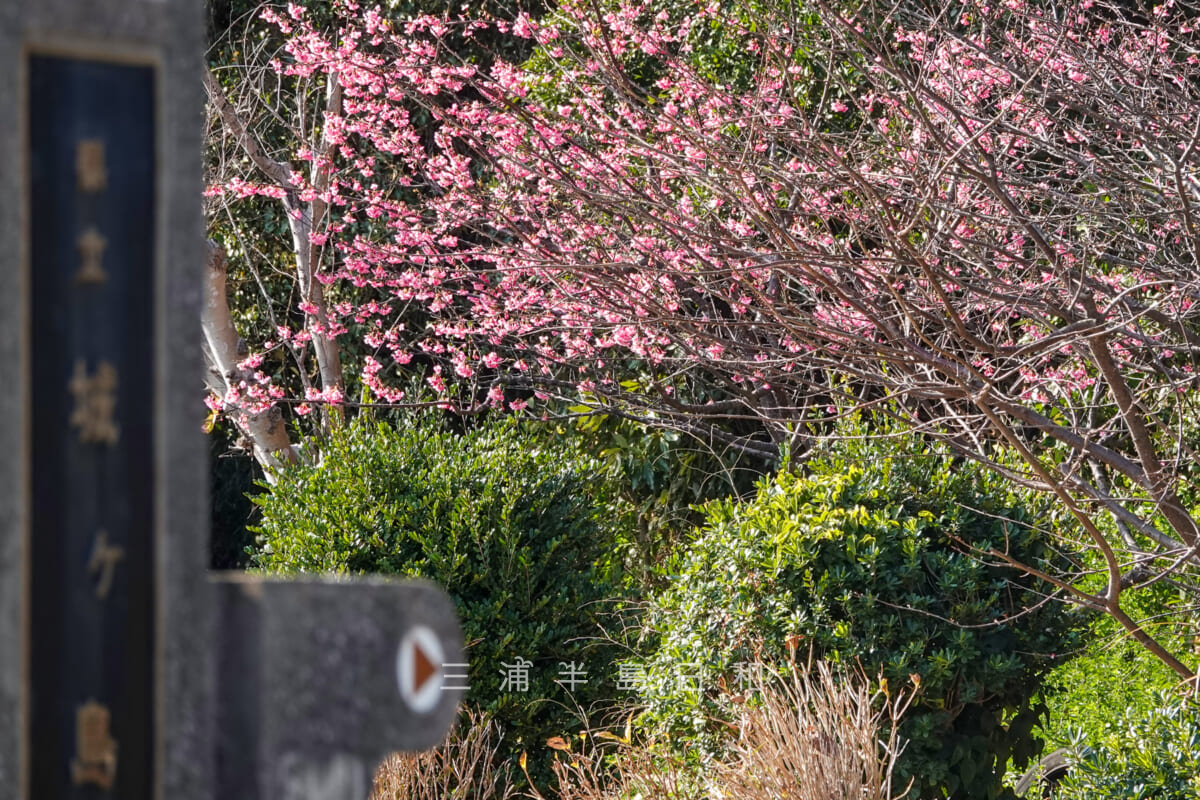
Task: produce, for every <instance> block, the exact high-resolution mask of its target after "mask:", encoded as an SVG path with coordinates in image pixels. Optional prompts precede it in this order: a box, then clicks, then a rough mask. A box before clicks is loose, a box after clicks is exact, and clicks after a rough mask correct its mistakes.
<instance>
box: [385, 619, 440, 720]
mask: <svg viewBox="0 0 1200 800" xmlns="http://www.w3.org/2000/svg"><path fill="white" fill-rule="evenodd" d="M415 647H420V648H421V650H422V651H423V652H424V653H425V656H426V657H427V658H428V659H429V660H430V661H432V662H433V663H434V667H435V668H436V671H435V673H434V674H433V676H431V677H430V678H429V679H428V680H426V681H425V685H424V686H422V687H421V688H420V689H416V687H415V686H414V685H413V684H414V682H415V681H416V677H417V670H416V658H415V656H414V653H413V648H415ZM445 663H446V654H445V650H443V649H442V640H441V639H439V638H438V636H437V634H435V633H434V632H433V631H432V630H430V629H429V628H427V627H425V626H424V625H414V626H413V627H412V628H411V629H410V630H409V631H408V632H407V633H405V634H404V636H403V637H401V639H400V646H399V647H397V648H396V684H397V687H398V688H399V689H400V697H401V699H403V700H404V702H405V703H407V704H408V706H409V708H411V709H412V710H413V711H416V712H417V713H418V714H428V713H429V712H430V711H433V709H435V708H437V704H438V700H440V699H441V695H442V682H443V681H442V678H443V672H442V669H443V666H444V665H445Z"/></svg>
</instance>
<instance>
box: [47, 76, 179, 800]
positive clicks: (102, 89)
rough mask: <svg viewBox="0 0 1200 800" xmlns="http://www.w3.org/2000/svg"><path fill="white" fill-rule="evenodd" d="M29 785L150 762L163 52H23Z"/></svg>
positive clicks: (79, 781) (81, 787) (65, 784)
mask: <svg viewBox="0 0 1200 800" xmlns="http://www.w3.org/2000/svg"><path fill="white" fill-rule="evenodd" d="M27 75H28V85H27V89H28V91H27V95H26V97H27V98H28V115H27V119H28V120H29V123H28V125H29V127H28V130H27V132H26V133H27V137H28V138H27V142H28V156H29V161H28V164H29V167H28V169H29V186H30V204H29V226H30V227H29V231H30V237H29V243H30V251H29V252H30V262H29V263H30V283H31V287H30V288H31V293H30V297H31V308H30V309H29V325H30V330H31V335H30V342H31V353H30V365H31V375H30V378H31V381H30V387H31V389H30V392H31V396H30V400H31V404H32V436H31V438H30V443H31V452H30V459H31V462H32V463H31V465H30V469H31V493H32V497H31V503H32V506H31V523H30V536H31V542H30V552H31V561H30V563H31V583H30V609H31V611H30V621H31V622H30V639H31V654H30V660H29V665H30V684H31V687H30V688H31V696H30V704H29V714H28V725H29V736H30V740H29V741H30V767H31V769H30V775H29V777H30V787H29V788H30V792H29V795H30V797H37V798H103V797H120V798H126V799H127V800H132V799H133V798H146V800H149V798H150V797H151V796H152V793H153V770H154V763H155V748H156V743H155V738H156V737H155V715H154V702H155V692H156V688H155V687H156V685H157V674H156V667H155V652H156V649H155V619H156V617H155V608H156V604H157V587H156V581H155V566H154V565H155V562H156V547H155V534H154V530H155V528H154V524H155V514H154V497H155V491H154V483H155V475H156V471H155V448H154V433H155V420H156V417H155V408H156V404H155V393H156V387H157V386H158V383H159V381H157V380H156V376H155V374H154V372H155V366H154V365H155V351H154V341H155V337H154V333H155V307H156V302H155V299H156V290H155V269H154V265H155V238H156V217H155V164H156V155H155V153H156V151H155V146H156V143H155V127H156V112H155V91H156V85H155V84H156V70H155V68H154V67H150V66H141V65H129V64H121V63H109V62H97V61H87V60H77V59H67V58H57V57H49V56H42V55H33V56H31V57H29V58H28V61H27Z"/></svg>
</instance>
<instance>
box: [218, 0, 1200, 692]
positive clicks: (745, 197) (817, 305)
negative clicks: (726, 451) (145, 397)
mask: <svg viewBox="0 0 1200 800" xmlns="http://www.w3.org/2000/svg"><path fill="white" fill-rule="evenodd" d="M336 7H337V9H338V20H339V24H338V25H337V26H336V27H334V28H332V29H330V28H329V27H328V26H318V25H316V24H314V23H313V21H312V20H311V19H310V15H309V14H308V13H307V12H306V11H305V9H304V8H303V7H301V6H296V5H291V6H288V7H287V8H285V9H283V8H281V9H276V10H268V11H267V12H265V14H264V18H265V20H266V21H267V22H269V23H270V24H271V25H273V26H274V28H275V29H276V30H277V32H278V34H279V35H280V37H281V41H282V49H281V50H280V51H279V52H278V53H277V54H276V56H275V58H274V59H273V60H272V61H271V62H270V69H271V70H272V71H273V74H274V75H276V76H277V77H278V79H279V80H281V81H291V82H295V83H297V84H303V85H310V86H323V87H324V92H323V94H320V95H319V97H320V98H322V99H321V102H319V103H317V104H316V107H317V111H316V112H310V116H311V118H309V119H306V120H304V122H303V125H298V126H297V128H296V129H297V130H298V131H299V133H298V135H297V136H296V137H295V138H294V139H293V140H292V141H288V142H286V143H285V144H283V145H278V144H277V145H276V146H275V150H274V152H273V153H268V152H267V150H268V148H266V147H265V146H264V145H262V144H261V142H259V143H256V139H255V135H254V133H253V132H252V131H251V130H250V129H249V128H247V127H246V125H245V124H244V123H242V122H239V116H238V113H239V112H238V109H237V108H236V107H235V105H234V104H230V102H229V101H228V100H227V99H225V98H224V90H223V89H222V88H221V87H220V85H218V84H217V83H216V81H215V80H212V79H211V78H210V96H212V97H213V104H214V107H216V109H217V110H216V111H215V112H214V113H215V117H216V118H217V119H218V121H219V125H220V127H221V129H222V130H223V132H224V135H225V136H227V137H228V138H229V141H231V142H233V143H234V145H235V146H236V147H237V148H240V151H241V152H242V154H243V158H242V160H241V162H239V163H240V165H241V167H240V168H239V169H227V170H225V172H224V173H222V174H221V175H219V176H218V177H219V180H214V181H213V183H212V184H211V186H210V188H209V193H210V195H212V197H213V198H214V201H216V200H219V201H221V202H224V203H236V202H249V201H255V200H256V199H257V200H261V199H264V198H265V199H266V200H269V201H271V202H276V203H280V204H282V206H283V207H284V208H285V209H286V211H287V214H288V215H289V225H290V232H291V234H292V239H293V250H294V255H295V261H296V268H295V275H294V280H295V286H296V287H297V288H296V290H295V291H294V292H293V295H292V296H293V298H294V302H293V303H292V305H291V308H290V314H289V315H288V321H283V322H281V323H280V324H279V325H278V326H277V327H276V335H274V336H272V337H271V340H270V341H256V342H251V343H249V349H248V350H247V352H246V354H245V355H244V356H243V357H242V358H241V360H240V362H239V365H238V369H240V370H241V371H240V372H238V373H237V374H236V375H234V376H233V378H231V379H230V380H228V381H226V383H225V385H224V386H221V385H219V384H216V385H214V391H213V394H212V397H211V401H210V402H211V404H212V405H213V407H214V408H217V409H225V410H229V411H230V412H231V413H235V414H238V415H240V417H239V418H240V419H242V420H243V424H246V421H247V420H250V419H251V418H252V417H253V416H254V415H256V414H258V415H261V414H263V413H266V412H267V411H268V410H269V409H270V408H271V407H272V406H273V405H274V404H276V403H277V402H279V401H286V402H287V407H288V408H289V409H290V411H289V413H292V414H303V413H304V412H306V411H308V410H309V408H311V407H328V406H335V407H337V406H341V405H343V404H344V403H345V400H346V398H347V397H348V396H350V397H358V396H361V397H363V398H364V399H365V400H366V401H367V402H374V403H385V404H401V403H404V402H405V401H406V400H407V399H409V398H407V395H406V394H405V392H406V383H405V376H407V375H409V374H410V372H409V371H410V370H411V369H412V368H413V367H414V366H417V365H419V366H420V367H421V368H422V369H423V370H424V371H423V373H422V374H423V377H424V380H425V382H426V384H427V386H428V388H429V389H430V390H431V391H432V392H434V393H435V395H436V397H437V399H438V402H439V403H441V404H444V405H446V406H447V407H451V408H456V409H459V410H461V411H471V410H479V409H483V408H491V409H496V410H500V411H504V412H523V411H526V410H527V409H528V410H529V411H532V412H533V413H540V411H541V410H545V409H553V408H554V407H555V406H554V404H555V403H557V402H569V403H573V404H575V405H576V406H579V405H583V406H586V407H589V408H592V409H595V410H597V411H603V412H606V413H618V414H624V415H627V416H630V417H633V418H637V419H643V420H651V421H653V422H655V423H656V424H662V425H670V426H673V427H676V428H679V429H681V430H687V431H691V432H694V433H698V434H702V435H705V436H709V437H716V438H718V439H722V440H723V441H726V442H727V443H731V444H735V445H737V446H740V447H742V448H744V449H746V450H749V451H752V452H757V453H760V454H763V455H772V454H776V453H779V452H780V451H781V450H784V449H789V448H790V449H791V450H793V451H798V450H802V449H803V448H804V447H806V446H807V443H808V441H809V440H810V439H811V438H812V437H813V436H817V435H819V434H820V432H821V431H823V430H826V429H827V427H828V425H829V422H830V420H831V419H833V418H835V417H836V416H838V415H840V414H843V413H846V412H847V411H848V410H851V409H861V408H868V407H869V408H877V409H879V410H881V411H883V412H884V413H887V414H890V415H893V416H896V417H899V418H901V419H902V420H904V421H906V422H907V423H909V424H911V425H912V426H914V429H915V430H918V431H920V432H921V433H923V434H925V435H929V436H933V437H937V438H941V439H943V440H945V441H946V442H948V443H949V444H950V445H951V446H952V447H954V448H955V449H957V450H958V451H959V452H960V453H962V454H963V455H966V456H968V457H970V458H973V459H977V460H980V461H983V462H985V463H987V464H989V465H991V466H992V467H993V468H995V469H997V470H1000V471H1002V472H1004V473H1005V474H1007V475H1008V476H1009V477H1011V478H1012V479H1013V480H1015V481H1017V482H1019V483H1020V484H1022V485H1024V486H1027V487H1031V488H1033V489H1037V490H1041V491H1044V492H1048V493H1050V494H1052V495H1053V496H1055V497H1056V498H1057V500H1058V501H1059V503H1060V504H1061V506H1062V508H1063V509H1064V511H1065V512H1066V513H1067V514H1069V515H1070V516H1072V517H1073V518H1074V522H1075V524H1076V525H1077V527H1078V530H1079V531H1080V533H1079V536H1080V537H1081V541H1082V542H1083V543H1084V545H1085V546H1086V547H1087V548H1088V549H1089V550H1090V551H1091V552H1093V553H1094V554H1095V555H1096V558H1097V562H1096V563H1099V564H1100V565H1101V580H1099V582H1098V583H1097V582H1096V581H1095V580H1090V581H1089V580H1088V579H1075V578H1073V577H1072V576H1059V575H1054V576H1046V577H1048V578H1049V579H1051V580H1052V581H1054V582H1055V583H1056V584H1057V585H1058V586H1059V587H1060V588H1061V589H1062V591H1063V592H1064V594H1066V595H1067V596H1069V597H1070V598H1071V599H1073V600H1074V601H1076V602H1079V603H1082V604H1084V605H1087V606H1089V607H1093V608H1096V609H1099V610H1102V611H1105V612H1106V613H1109V614H1112V615H1114V616H1115V617H1116V618H1117V619H1118V620H1119V621H1121V622H1122V624H1124V625H1125V626H1126V627H1127V628H1128V629H1129V630H1130V631H1131V633H1132V634H1133V635H1134V636H1137V637H1138V638H1139V640H1140V641H1142V643H1143V644H1145V645H1146V646H1147V647H1149V648H1150V649H1151V650H1153V651H1154V652H1155V653H1156V654H1157V655H1159V656H1160V657H1161V658H1163V659H1164V660H1166V661H1167V662H1168V663H1169V664H1171V666H1172V667H1173V668H1175V669H1176V671H1177V672H1179V673H1180V674H1181V675H1183V676H1190V675H1192V674H1193V670H1192V669H1191V668H1190V667H1189V666H1188V665H1186V664H1184V663H1183V662H1182V661H1180V660H1179V658H1178V657H1176V656H1175V655H1172V654H1170V653H1167V652H1166V651H1165V650H1163V649H1162V648H1161V647H1160V646H1158V644H1157V643H1156V642H1155V641H1154V640H1153V638H1152V637H1151V636H1149V635H1148V634H1147V633H1146V632H1145V631H1144V630H1142V629H1141V628H1140V626H1138V625H1137V623H1136V622H1135V621H1134V620H1132V619H1130V618H1129V617H1128V616H1127V615H1126V614H1125V613H1124V612H1123V610H1122V607H1121V604H1120V594H1121V592H1122V590H1125V589H1128V588H1130V587H1135V586H1138V585H1141V584H1142V583H1144V582H1146V581H1152V580H1162V579H1168V578H1175V577H1179V576H1180V575H1182V574H1186V573H1187V572H1188V571H1190V570H1191V569H1192V568H1193V567H1194V566H1195V565H1196V563H1197V547H1198V546H1200V528H1198V527H1197V521H1196V520H1197V514H1196V513H1195V511H1194V508H1195V504H1196V503H1197V502H1200V498H1196V497H1195V494H1194V484H1195V480H1196V463H1195V462H1196V455H1195V450H1194V449H1193V448H1194V447H1195V444H1196V439H1197V432H1198V431H1197V429H1198V426H1197V424H1196V420H1197V419H1200V417H1198V416H1197V412H1196V409H1195V407H1194V406H1195V400H1196V397H1197V385H1198V384H1197V381H1198V378H1197V375H1196V364H1197V356H1198V355H1200V325H1198V322H1200V307H1198V306H1197V302H1198V301H1200V254H1198V253H1197V246H1198V243H1200V231H1198V230H1197V222H1198V221H1197V213H1198V212H1200V208H1198V207H1197V204H1196V202H1194V201H1200V38H1198V37H1197V34H1196V31H1195V30H1194V28H1193V24H1194V22H1193V20H1192V19H1191V18H1190V17H1188V16H1187V15H1185V14H1183V13H1181V12H1179V11H1178V10H1176V9H1174V8H1173V0H1167V2H1164V3H1163V4H1161V5H1157V6H1153V7H1146V8H1140V7H1137V8H1135V7H1133V6H1131V5H1130V4H1124V5H1122V4H1119V3H1114V4H1113V5H1111V6H1109V5H1105V4H1102V3H1099V2H1084V3H1080V4H1077V5H1072V6H1071V7H1069V8H1055V9H1053V10H1051V9H1050V8H1049V7H1048V6H1047V7H1045V8H1043V4H1038V3H1032V2H1025V0H1007V1H1006V2H1003V3H998V4H990V3H987V4H983V3H975V2H965V3H958V4H952V5H951V6H950V7H948V8H946V7H943V5H942V4H940V3H937V4H935V3H929V4H924V3H922V2H919V0H910V1H909V2H899V3H895V4H879V5H876V4H874V3H873V2H871V0H867V2H864V3H858V4H846V5H835V4H829V3H825V2H823V0H815V2H813V3H811V4H809V5H805V6H803V7H802V6H801V5H800V4H799V3H794V2H782V3H769V4H754V3H751V2H746V3H744V4H738V3H732V2H727V3H721V2H717V1H716V0H713V2H708V0H701V1H700V2H696V1H695V0H680V2H678V3H675V4H669V3H661V2H659V3H653V2H633V1H632V0H611V1H610V2H600V1H599V0H568V2H564V3H561V4H559V6H558V7H557V8H556V10H555V11H554V12H553V13H552V14H550V15H547V16H545V17H543V18H541V19H537V20H535V19H531V18H529V17H527V16H524V15H522V16H520V17H518V18H516V19H515V20H507V21H504V20H498V19H491V18H487V17H486V16H484V17H479V18H468V17H464V18H450V17H445V16H442V17H432V16H424V17H414V18H410V19H402V20H398V19H390V18H387V17H385V16H384V15H383V14H382V13H381V12H380V11H379V10H378V9H373V8H371V7H368V6H365V5H359V4H357V3H356V2H353V0H339V2H338V3H337V4H336ZM497 32H499V33H500V34H503V35H507V36H511V37H517V38H520V39H525V40H528V41H529V43H530V45H531V46H532V47H533V52H534V55H533V56H532V57H531V58H530V59H529V60H528V61H526V62H524V63H523V64H514V63H510V62H507V61H504V60H500V59H495V60H490V61H489V62H488V63H482V62H480V61H478V60H471V59H466V58H463V57H462V56H461V55H458V54H459V53H461V52H462V46H461V45H462V43H463V42H464V41H472V40H473V38H476V37H480V36H483V35H485V33H486V34H487V35H495V34H496V33H497ZM715 40H720V42H723V43H725V44H722V45H719V46H716V45H714V44H713V43H714V41H715ZM730 42H732V43H735V44H734V52H735V55H736V58H731V59H727V60H726V61H725V62H721V60H720V59H714V58H713V57H712V54H713V52H714V47H717V49H718V50H719V47H721V46H725V45H727V44H728V43H730ZM222 104H225V105H224V106H222ZM306 107H312V104H310V105H309V106H306ZM239 124H240V125H241V128H240V129H239V127H238V126H239ZM255 148H258V151H257V154H256V152H255ZM210 338H211V337H210ZM281 349H282V350H286V351H287V352H288V353H290V354H291V356H292V357H293V358H294V360H295V363H296V364H297V365H299V366H298V368H295V369H292V374H293V375H294V376H296V377H295V378H294V379H292V380H291V381H290V382H288V381H287V380H286V379H285V375H284V374H283V373H282V372H280V374H271V373H270V372H267V371H264V370H262V369H261V367H262V364H263V361H262V359H263V358H264V357H269V356H270V354H271V353H274V352H276V351H280V350H281ZM348 353H353V354H354V356H353V358H354V363H353V365H352V370H353V373H354V375H355V376H356V381H357V382H358V383H359V384H360V385H357V386H355V387H353V388H348V387H347V386H346V385H345V379H344V375H343V367H342V364H341V363H340V360H339V359H341V358H342V357H343V356H344V355H345V354H348ZM310 354H311V355H310ZM226 372H228V371H226ZM747 431H751V432H750V433H747ZM990 555H991V557H993V558H997V559H1000V560H1003V559H1005V558H1006V555H1005V554H1004V553H1002V552H993V553H991V554H990ZM1022 566H1026V567H1030V566H1031V565H1022ZM1031 569H1032V567H1031Z"/></svg>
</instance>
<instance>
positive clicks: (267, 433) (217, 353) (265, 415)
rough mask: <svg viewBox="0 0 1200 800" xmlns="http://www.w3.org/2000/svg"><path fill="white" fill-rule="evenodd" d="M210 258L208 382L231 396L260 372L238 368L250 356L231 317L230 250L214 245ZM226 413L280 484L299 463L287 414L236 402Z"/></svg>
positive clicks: (269, 476) (206, 311)
mask: <svg viewBox="0 0 1200 800" xmlns="http://www.w3.org/2000/svg"><path fill="white" fill-rule="evenodd" d="M206 260H207V264H208V269H207V270H205V273H206V274H205V283H206V296H205V303H204V311H203V314H202V315H201V327H202V329H203V331H204V341H205V345H206V347H205V348H204V355H205V357H206V358H207V360H208V374H207V376H206V383H207V385H208V388H209V390H210V391H212V392H213V393H214V394H216V395H217V396H218V397H221V398H226V397H228V396H229V390H230V389H232V388H234V387H237V386H239V385H240V384H242V383H243V382H244V383H245V384H246V386H253V385H255V383H256V382H257V381H256V379H255V377H254V370H244V369H241V368H240V367H239V366H238V364H239V362H240V361H241V360H242V358H243V357H244V356H243V355H242V354H241V353H240V349H241V348H240V347H239V338H238V333H237V329H236V328H234V326H233V317H232V315H231V314H230V313H229V299H228V297H227V296H226V288H225V269H226V262H225V252H224V251H223V250H222V249H221V248H220V246H218V245H217V244H216V243H215V242H211V241H210V242H209V243H208V258H207V259H206ZM225 411H226V414H227V415H228V417H229V419H230V420H232V421H233V424H234V425H236V426H237V429H238V432H239V433H241V434H242V436H243V438H245V439H246V441H247V442H249V443H250V447H251V450H252V452H253V453H254V458H255V459H256V460H257V461H258V463H259V464H260V465H262V467H263V472H264V473H265V474H266V476H267V480H268V481H270V482H272V483H273V482H274V480H275V478H274V475H273V472H274V471H275V470H278V469H281V468H283V467H286V466H288V465H290V464H295V463H297V461H298V453H297V450H296V447H295V446H294V445H292V441H291V437H290V436H289V435H288V431H287V426H286V425H285V424H284V422H283V413H282V411H280V409H279V408H278V407H277V406H275V407H271V408H269V409H267V410H266V411H259V412H252V411H249V410H247V409H246V408H244V407H243V406H242V405H241V404H239V403H232V404H229V405H227V406H226V409H225Z"/></svg>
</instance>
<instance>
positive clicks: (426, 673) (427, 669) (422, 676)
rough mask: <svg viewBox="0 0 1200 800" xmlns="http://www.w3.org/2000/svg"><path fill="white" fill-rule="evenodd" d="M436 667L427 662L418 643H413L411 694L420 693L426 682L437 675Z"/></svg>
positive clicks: (426, 657) (427, 659)
mask: <svg viewBox="0 0 1200 800" xmlns="http://www.w3.org/2000/svg"><path fill="white" fill-rule="evenodd" d="M437 671H438V668H437V665H436V664H434V663H433V662H432V661H430V660H429V656H427V655H425V651H424V650H422V649H421V643H420V642H419V641H416V642H413V687H412V690H413V692H414V693H415V692H419V691H421V688H422V687H423V686H424V685H425V683H426V681H428V680H429V679H430V678H432V677H433V676H434V675H436V674H437Z"/></svg>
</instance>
